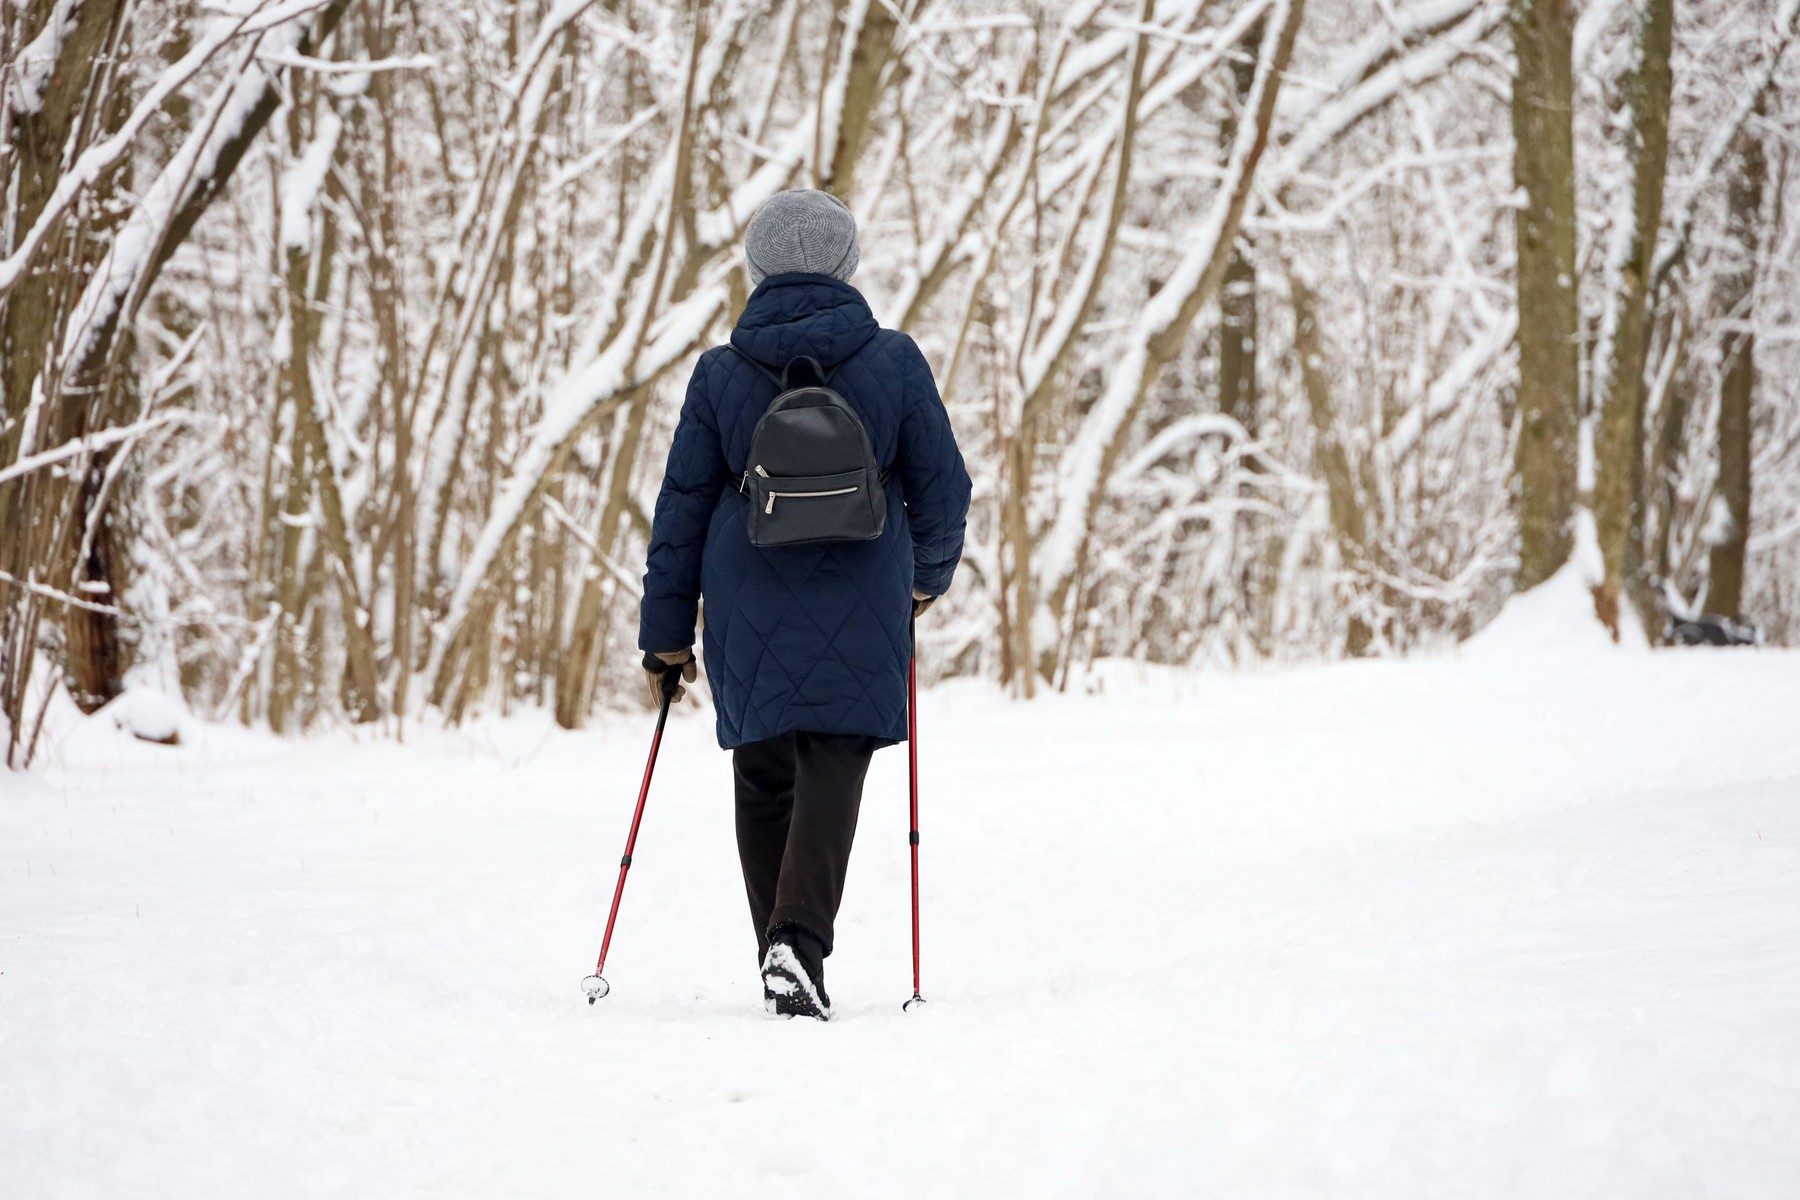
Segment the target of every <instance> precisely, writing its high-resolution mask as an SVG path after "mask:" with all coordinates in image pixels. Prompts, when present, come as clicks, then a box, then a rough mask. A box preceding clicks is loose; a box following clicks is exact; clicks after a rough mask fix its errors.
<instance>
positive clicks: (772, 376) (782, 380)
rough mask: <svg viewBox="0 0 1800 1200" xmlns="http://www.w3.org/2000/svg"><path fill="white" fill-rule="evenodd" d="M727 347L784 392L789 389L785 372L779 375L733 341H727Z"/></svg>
mask: <svg viewBox="0 0 1800 1200" xmlns="http://www.w3.org/2000/svg"><path fill="white" fill-rule="evenodd" d="M725 348H726V349H727V350H729V351H731V352H732V353H733V354H735V355H737V356H738V357H739V358H741V359H743V360H744V361H745V362H747V363H749V364H750V365H751V366H753V367H755V368H756V370H757V372H758V373H759V374H761V375H762V377H763V378H764V379H767V380H768V381H769V382H770V383H772V384H774V385H775V386H776V387H778V388H780V389H781V390H782V391H784V392H785V391H787V375H786V373H785V372H783V373H782V374H780V375H777V374H776V373H775V372H773V371H771V370H769V368H767V367H765V366H763V364H762V363H760V362H758V361H756V360H755V359H754V358H751V357H750V356H749V355H748V354H745V353H744V352H743V351H742V350H739V349H738V348H737V346H736V345H735V344H733V343H731V342H726V343H725Z"/></svg>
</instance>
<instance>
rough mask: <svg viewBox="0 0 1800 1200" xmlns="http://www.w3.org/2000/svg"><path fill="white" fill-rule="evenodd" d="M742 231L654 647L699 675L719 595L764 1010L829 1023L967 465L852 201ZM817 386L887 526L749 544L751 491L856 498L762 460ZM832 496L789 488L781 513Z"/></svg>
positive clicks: (645, 633) (823, 199)
mask: <svg viewBox="0 0 1800 1200" xmlns="http://www.w3.org/2000/svg"><path fill="white" fill-rule="evenodd" d="M744 241H745V246H744V248H745V254H746V257H747V258H748V260H749V269H750V278H751V280H752V282H754V283H755V285H756V289H755V291H754V292H752V293H751V296H750V299H749V302H748V303H747V304H746V305H745V307H744V311H743V314H742V315H741V316H740V317H739V318H738V323H737V327H736V328H735V329H733V330H732V333H731V341H730V344H729V345H727V346H719V347H715V348H713V349H711V350H708V351H707V352H706V353H704V354H702V355H701V356H700V361H699V362H698V364H696V366H695V368H694V374H693V378H692V379H691V380H690V382H689V383H688V391H687V399H686V401H685V403H684V404H683V406H682V410H681V418H680V422H679V424H678V425H677V427H676V430H675V439H674V444H673V445H672V446H671V447H670V449H669V460H668V467H667V471H666V474H665V476H664V479H663V485H662V491H661V493H660V494H659V495H658V497H657V501H656V514H655V519H654V527H653V529H652V532H651V538H650V551H649V561H648V570H647V572H646V574H645V576H644V601H643V607H642V611H641V617H640V622H639V631H638V646H639V649H641V650H644V651H645V652H646V658H645V668H646V670H647V671H648V672H649V675H650V686H651V689H652V692H653V693H654V694H655V695H656V698H657V700H658V702H660V699H661V694H660V687H661V679H660V674H661V670H662V668H663V665H664V664H668V665H670V666H673V665H677V664H684V670H683V672H682V676H683V678H684V679H686V680H688V681H690V682H691V681H692V680H693V679H694V678H695V668H694V666H693V660H694V655H693V641H694V630H695V626H696V624H697V621H698V616H699V612H700V607H701V602H702V600H703V599H704V603H705V617H706V622H705V635H704V652H705V658H706V675H707V682H708V683H709V684H710V686H711V688H712V693H713V700H714V705H715V708H716V709H717V712H718V735H719V744H720V745H721V746H723V747H725V748H726V749H728V750H731V751H732V752H733V754H732V760H733V775H734V777H735V782H736V794H737V841H738V856H739V859H740V862H741V864H742V866H743V872H744V891H745V894H746V895H747V897H748V899H749V902H750V919H751V921H752V923H753V925H754V927H755V931H756V939H757V957H758V962H759V963H760V965H761V970H762V977H763V989H764V1002H765V1004H766V1005H767V1007H768V1008H769V1010H770V1011H771V1012H775V1013H778V1014H781V1015H783V1016H808V1017H813V1018H816V1019H818V1020H821V1021H822V1020H826V1019H828V1018H829V1017H830V1015H831V1002H830V998H829V997H828V996H827V994H826V991H825V971H824V960H825V958H826V957H827V956H829V955H830V954H831V950H832V942H833V933H834V930H833V925H834V922H835V921H836V918H837V911H838V904H839V901H840V900H841V899H842V898H843V892H844V874H845V871H846V869H847V867H848V865H849V859H850V846H851V842H852V840H853V839H854V837H855V834H856V818H857V811H858V809H859V808H860V806H861V803H862V786H863V777H864V775H865V774H866V773H867V771H868V768H869V759H870V756H871V755H873V754H874V752H875V751H876V750H877V749H878V748H880V747H882V746H888V745H892V744H894V743H896V742H901V741H904V740H905V738H906V673H907V665H908V662H909V660H910V658H911V655H912V639H911V630H910V623H911V619H912V618H913V617H914V616H916V615H917V614H918V613H919V612H922V611H923V610H924V608H925V607H926V606H927V605H929V604H930V603H931V602H932V601H933V600H934V599H936V598H937V597H938V596H940V595H942V594H943V593H944V592H945V591H946V590H948V588H949V587H950V580H951V576H952V575H953V574H954V573H955V571H956V564H957V562H958V560H959V559H960V558H961V556H962V544H963V526H964V521H965V518H966V516H967V513H968V507H969V476H968V472H967V471H966V470H965V469H964V467H963V461H962V455H961V454H960V453H959V452H958V451H957V448H956V440H955V437H954V436H953V434H952V432H951V429H950V421H949V417H948V415H947V414H946V413H945V411H944V406H943V402H942V400H940V399H939V397H938V392H937V385H936V383H935V382H934V381H933V379H932V375H931V368H930V366H929V365H927V363H926V362H925V356H924V355H923V354H921V353H920V351H919V348H918V346H917V345H915V344H914V343H913V340H912V339H911V338H910V337H908V336H907V335H906V334H904V333H901V332H899V331H896V330H891V329H883V328H881V327H880V326H879V325H878V324H877V323H876V321H875V317H874V315H873V314H872V313H871V312H870V311H869V306H868V304H867V303H866V302H865V301H864V300H863V297H862V294H861V293H860V292H858V291H857V290H856V289H855V288H854V287H852V286H850V282H849V280H850V277H851V276H852V275H853V274H854V273H855V271H856V266H857V260H858V257H859V253H860V251H859V247H858V244H857V232H856V221H855V218H854V217H852V216H851V214H850V210H849V209H848V208H846V207H845V206H844V205H843V204H842V203H840V202H839V201H838V200H837V199H836V198H835V197H833V196H831V195H829V194H828V193H825V192H821V191H812V190H796V191H790V192H781V193H779V194H777V195H775V196H774V197H772V198H771V199H770V200H769V201H768V202H767V203H765V204H764V205H763V206H762V207H761V208H760V209H758V210H757V212H756V214H755V215H754V216H753V217H752V218H751V219H750V224H749V226H748V227H747V228H746V230H745V239H744ZM807 384H818V385H823V386H824V387H827V388H829V389H830V392H832V393H836V395H837V396H840V397H842V400H843V401H846V402H847V403H848V407H849V409H850V410H852V411H853V413H854V418H855V420H857V421H860V424H861V426H862V429H863V431H865V432H866V435H867V443H866V447H867V453H868V455H869V456H870V457H871V458H872V460H873V467H875V468H879V480H880V483H879V485H876V484H874V483H873V482H871V483H870V485H869V493H870V495H871V496H872V497H874V498H875V500H874V504H875V511H874V514H873V519H872V522H871V525H870V530H871V531H874V530H879V532H878V533H874V534H873V535H872V536H863V537H862V540H844V539H841V538H837V539H829V540H808V541H803V542H800V543H799V544H771V539H768V538H758V539H757V541H755V542H753V540H752V536H753V535H752V532H751V529H750V521H751V520H752V519H753V517H752V514H751V513H750V512H749V511H748V510H750V509H751V507H752V504H753V503H756V502H753V501H752V500H751V499H750V496H751V495H752V494H756V495H758V496H759V497H762V496H766V497H767V499H766V501H761V502H760V503H757V507H758V509H759V514H760V510H761V509H763V508H764V507H765V506H766V511H767V514H768V515H769V516H770V517H771V518H773V516H774V513H775V507H776V505H777V504H778V503H781V502H782V498H783V497H806V496H834V495H837V494H838V492H840V491H844V492H848V491H850V490H852V489H851V488H848V487H846V488H842V489H831V490H828V491H812V492H783V491H771V490H768V485H767V482H766V481H767V480H768V478H769V476H768V473H767V472H766V471H764V470H763V469H762V465H763V464H762V463H760V462H752V461H751V454H752V444H753V440H754V439H758V438H762V437H765V436H767V435H763V434H759V433H758V424H759V422H761V421H762V420H763V417H764V415H765V413H767V412H768V410H769V408H770V405H771V402H772V401H774V400H775V398H776V397H777V395H779V394H782V393H783V392H784V390H785V389H786V388H792V387H799V386H804V385H807ZM832 403H835V399H833V400H832ZM813 411H817V410H816V409H815V410H813ZM870 473H871V474H873V473H874V472H873V470H871V472H870ZM776 474H777V476H779V475H780V474H781V473H780V472H777V473H776ZM758 476H761V478H760V479H759V478H757V477H758ZM859 486H860V485H859ZM817 503H818V501H809V500H807V499H805V498H799V499H789V500H787V501H786V504H787V508H785V509H784V510H783V512H784V514H785V513H788V512H795V511H797V510H796V508H795V506H796V505H799V506H801V508H802V509H804V508H805V506H807V505H808V504H817ZM883 506H884V507H883ZM813 511H814V512H816V511H818V510H817V509H814V510H813ZM809 515H810V514H809ZM759 543H760V544H759Z"/></svg>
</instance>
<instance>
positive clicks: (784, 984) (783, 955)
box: [763, 935, 831, 1021]
mask: <svg viewBox="0 0 1800 1200" xmlns="http://www.w3.org/2000/svg"><path fill="white" fill-rule="evenodd" d="M801 936H804V935H801ZM811 957H813V956H811V955H803V954H802V952H801V950H800V949H799V948H797V947H796V946H795V944H794V940H793V939H792V938H791V937H789V936H777V938H776V939H775V940H774V941H773V942H771V943H770V944H769V956H768V958H766V959H764V960H763V1004H764V1006H765V1007H766V1008H767V1009H768V1010H769V1011H770V1012H771V1013H774V1014H775V1015H776V1016H778V1017H811V1018H813V1019H814V1020H816V1021H829V1020H830V1019H831V997H830V996H828V995H826V994H825V978H824V975H825V972H824V970H823V969H822V967H823V964H822V963H821V964H819V965H817V966H815V965H813V964H812V963H808V962H807V961H806V959H807V958H811ZM815 961H816V960H815Z"/></svg>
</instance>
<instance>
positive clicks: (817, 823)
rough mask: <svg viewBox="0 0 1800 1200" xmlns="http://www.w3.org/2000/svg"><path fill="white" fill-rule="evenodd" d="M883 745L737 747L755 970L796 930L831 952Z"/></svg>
mask: <svg viewBox="0 0 1800 1200" xmlns="http://www.w3.org/2000/svg"><path fill="white" fill-rule="evenodd" d="M876 745H877V741H876V739H875V738H872V737H863V736H861V735H858V734H834V733H784V734H782V735H781V736H779V737H772V738H769V739H767V740H766V741H761V742H752V743H751V744H750V745H748V746H739V747H738V748H737V750H736V751H734V752H733V754H732V772H733V774H734V775H735V776H736V778H737V842H738V859H739V861H740V862H742V864H743V867H744V892H745V894H746V895H747V896H748V897H749V899H750V920H751V921H752V922H753V923H754V924H755V926H756V959H757V965H758V967H760V966H761V965H762V960H763V959H764V958H765V957H766V956H767V955H768V953H769V934H770V933H771V932H772V931H774V930H778V929H781V928H783V927H798V928H799V929H800V930H801V931H803V932H805V933H808V934H810V935H812V937H813V938H815V939H817V941H818V942H819V944H820V949H821V952H822V953H823V954H830V953H831V941H832V925H833V923H834V922H835V921H836V920H837V911H838V904H839V902H841V901H842V900H843V898H844V874H845V872H846V871H847V870H848V869H849V866H850V843H851V842H852V841H853V840H855V838H856V814H857V812H858V810H859V809H861V808H862V789H863V777H864V776H865V775H866V774H868V770H869V758H870V756H871V755H873V754H874V753H875V747H876Z"/></svg>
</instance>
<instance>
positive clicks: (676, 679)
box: [644, 646, 700, 708]
mask: <svg viewBox="0 0 1800 1200" xmlns="http://www.w3.org/2000/svg"><path fill="white" fill-rule="evenodd" d="M644 673H645V674H646V675H648V676H649V684H650V703H651V704H654V705H655V706H656V707H658V708H661V707H662V705H663V701H664V700H667V701H668V702H669V703H670V704H674V703H675V702H676V701H678V700H680V699H681V698H682V697H683V696H685V695H687V689H686V688H684V687H682V686H681V683H682V680H686V681H687V682H689V683H692V682H694V680H695V678H696V677H698V675H699V674H700V668H699V666H698V665H697V664H696V663H695V662H694V648H693V647H692V646H689V647H688V648H687V649H686V650H669V651H665V652H663V653H660V654H659V653H657V652H656V651H650V652H649V653H647V654H645V655H644Z"/></svg>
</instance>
